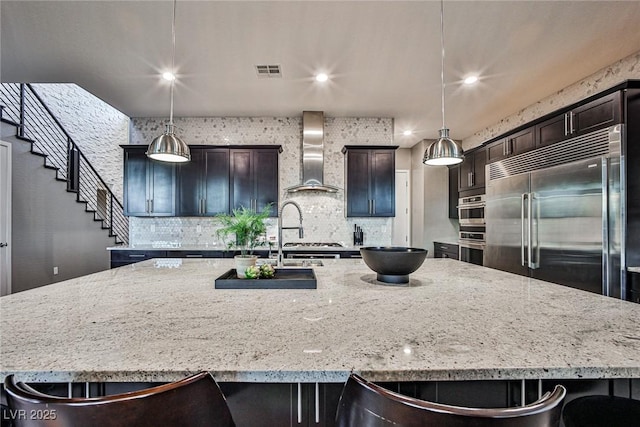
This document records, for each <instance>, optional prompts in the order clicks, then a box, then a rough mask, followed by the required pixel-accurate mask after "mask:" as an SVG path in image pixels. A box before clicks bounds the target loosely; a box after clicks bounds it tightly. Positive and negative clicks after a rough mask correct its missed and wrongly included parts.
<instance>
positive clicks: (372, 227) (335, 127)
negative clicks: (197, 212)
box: [129, 117, 393, 247]
mask: <svg viewBox="0 0 640 427" xmlns="http://www.w3.org/2000/svg"><path fill="white" fill-rule="evenodd" d="M174 121H175V124H176V127H177V128H178V134H179V135H180V137H181V138H182V139H184V140H185V141H186V142H187V143H188V144H190V145H281V146H282V150H283V151H282V153H281V154H280V159H279V163H280V168H279V169H280V171H279V185H280V203H282V202H283V201H285V200H294V201H296V202H297V203H298V204H299V205H300V207H301V208H302V214H303V227H304V231H305V235H304V239H302V241H306V242H320V241H322V242H340V243H342V244H344V245H345V246H351V245H352V244H353V234H352V232H353V228H354V224H358V225H359V226H360V227H362V229H363V230H364V233H365V242H364V243H365V245H390V244H391V228H392V219H391V218H345V215H344V209H345V206H344V203H345V201H344V190H343V189H344V155H343V154H342V152H341V150H342V148H343V147H344V146H345V145H393V119H385V118H333V117H325V138H324V144H325V145H324V182H325V183H326V184H329V185H334V186H337V187H339V188H341V190H340V191H338V192H337V193H334V194H327V193H319V192H313V193H296V194H288V193H287V192H286V189H287V188H288V187H291V186H293V185H296V184H299V183H300V182H301V180H302V176H301V171H302V166H301V161H302V160H301V158H302V157H301V154H302V118H301V117H202V118H198V117H195V118H194V117H191V118H177V119H175V120H174ZM164 123H165V121H164V119H158V118H133V119H131V129H130V135H131V144H147V143H148V141H150V140H151V139H153V138H154V137H155V136H157V135H156V134H158V133H159V132H162V130H163V127H164ZM283 221H284V225H291V224H293V225H296V224H297V221H298V218H297V212H296V209H295V208H293V207H291V206H289V207H287V208H286V209H285V212H284V215H283ZM268 223H269V225H268V232H267V234H269V235H270V236H277V223H276V219H275V218H274V219H270V220H269V221H268ZM216 229H217V226H216V224H215V221H214V219H213V218H187V217H180V218H160V217H158V218H133V217H132V218H130V224H129V242H130V245H131V246H136V245H138V246H147V245H156V246H162V245H163V244H165V245H167V246H172V245H173V246H175V245H179V244H182V245H185V246H191V245H196V246H205V247H206V246H219V245H223V244H224V243H223V242H219V241H218V239H217V237H216ZM300 240H301V239H299V238H298V234H297V232H296V231H295V230H285V231H284V233H283V241H284V242H290V241H291V242H294V241H300Z"/></svg>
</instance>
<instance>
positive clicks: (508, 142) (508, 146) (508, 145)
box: [504, 138, 511, 156]
mask: <svg viewBox="0 0 640 427" xmlns="http://www.w3.org/2000/svg"><path fill="white" fill-rule="evenodd" d="M504 143H505V151H506V153H505V155H506V156H508V155H509V154H511V140H510V139H509V138H507V140H506V141H505V142H504Z"/></svg>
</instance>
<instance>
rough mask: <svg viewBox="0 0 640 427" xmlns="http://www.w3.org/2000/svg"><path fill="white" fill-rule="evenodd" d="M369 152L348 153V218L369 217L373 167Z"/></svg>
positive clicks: (352, 151)
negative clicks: (370, 183) (370, 184)
mask: <svg viewBox="0 0 640 427" xmlns="http://www.w3.org/2000/svg"><path fill="white" fill-rule="evenodd" d="M369 160H370V158H369V152H368V151H367V150H349V151H347V216H348V217H350V216H369V215H370V214H371V213H370V209H371V202H370V200H371V195H370V193H369V181H370V175H371V167H370V162H369Z"/></svg>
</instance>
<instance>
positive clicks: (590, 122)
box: [572, 92, 622, 135]
mask: <svg viewBox="0 0 640 427" xmlns="http://www.w3.org/2000/svg"><path fill="white" fill-rule="evenodd" d="M621 110H622V106H621V103H620V92H614V93H612V94H610V95H607V96H604V97H602V98H598V99H596V100H593V101H591V102H589V103H587V104H584V105H581V106H580V107H577V108H574V109H573V111H572V113H573V123H572V124H573V129H572V131H573V132H574V134H575V135H583V134H585V133H589V132H593V131H595V130H598V129H603V128H605V127H609V126H613V125H615V124H617V123H620V120H621Z"/></svg>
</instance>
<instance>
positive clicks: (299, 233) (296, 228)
mask: <svg viewBox="0 0 640 427" xmlns="http://www.w3.org/2000/svg"><path fill="white" fill-rule="evenodd" d="M287 205H293V206H295V208H296V209H297V210H298V216H299V217H300V225H299V226H298V227H283V226H282V212H283V211H284V207H285V206H287ZM282 230H298V237H300V238H301V239H302V238H303V237H304V230H303V229H302V209H300V205H299V204H297V203H296V202H294V201H293V200H287V201H286V202H284V203H282V206H280V212H279V214H278V264H277V266H278V267H282Z"/></svg>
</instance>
